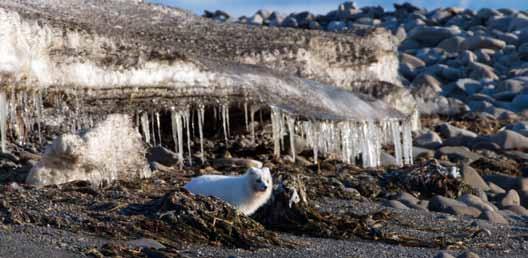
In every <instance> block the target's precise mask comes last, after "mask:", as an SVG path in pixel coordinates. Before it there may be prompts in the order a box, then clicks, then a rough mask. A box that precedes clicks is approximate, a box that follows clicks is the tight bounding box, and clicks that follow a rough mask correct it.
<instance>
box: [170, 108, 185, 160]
mask: <svg viewBox="0 0 528 258" xmlns="http://www.w3.org/2000/svg"><path fill="white" fill-rule="evenodd" d="M171 122H172V133H173V137H174V136H176V137H174V138H175V139H174V144H175V146H176V148H175V149H176V152H177V154H178V160H179V161H180V167H181V166H183V128H182V127H183V126H182V114H181V112H177V111H175V110H174V109H173V110H172V112H171Z"/></svg>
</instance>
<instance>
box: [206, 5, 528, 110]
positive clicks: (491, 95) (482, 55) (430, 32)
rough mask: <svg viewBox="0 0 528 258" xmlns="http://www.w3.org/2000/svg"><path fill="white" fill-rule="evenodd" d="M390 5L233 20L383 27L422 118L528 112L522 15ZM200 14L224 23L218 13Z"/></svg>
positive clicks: (527, 48)
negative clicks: (389, 7)
mask: <svg viewBox="0 0 528 258" xmlns="http://www.w3.org/2000/svg"><path fill="white" fill-rule="evenodd" d="M394 7H395V9H394V11H386V10H384V9H383V8H382V7H379V6H374V7H362V8H358V7H357V5H356V4H355V3H354V2H352V1H349V2H345V3H343V4H341V5H339V6H338V8H337V9H336V10H333V11H331V12H329V13H327V14H326V15H316V14H312V13H310V12H299V13H291V14H289V15H282V14H280V13H278V12H270V11H266V10H259V11H258V12H256V13H255V14H254V15H253V16H251V17H245V16H243V17H240V18H239V19H238V20H237V22H239V23H244V24H249V25H259V26H270V27H291V28H299V29H311V30H326V31H332V32H342V33H347V32H350V31H358V30H369V29H374V28H380V27H381V28H385V29H386V30H389V31H391V32H392V34H393V35H394V36H395V37H396V38H398V40H399V41H400V44H399V58H400V63H401V64H400V74H401V76H402V81H403V84H404V85H407V86H409V87H410V88H411V89H412V90H413V93H414V95H415V97H416V98H417V101H418V104H419V109H420V111H421V112H422V113H423V114H445V115H451V114H455V113H461V112H465V111H474V112H482V113H485V114H486V115H491V116H494V117H499V118H509V117H512V116H515V113H519V112H524V111H526V110H527V109H528V13H527V12H525V11H518V10H512V9H498V10H495V9H487V8H484V9H481V10H478V11H474V10H470V9H462V8H452V7H450V8H439V9H435V10H426V9H423V8H419V7H416V6H413V5H412V4H409V3H405V4H395V5H394ZM206 16H207V17H210V18H213V19H215V20H219V21H227V20H229V19H227V18H226V17H229V15H226V13H225V12H221V11H217V12H215V13H211V12H206Z"/></svg>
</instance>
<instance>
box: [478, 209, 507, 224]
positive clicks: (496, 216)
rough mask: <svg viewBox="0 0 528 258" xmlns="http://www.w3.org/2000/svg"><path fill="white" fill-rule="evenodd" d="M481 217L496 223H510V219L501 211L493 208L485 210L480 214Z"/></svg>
mask: <svg viewBox="0 0 528 258" xmlns="http://www.w3.org/2000/svg"><path fill="white" fill-rule="evenodd" d="M479 218H480V219H484V220H487V221H489V222H490V223H494V224H505V225H507V224H509V222H508V220H507V219H506V218H504V217H503V216H502V215H501V214H500V213H498V212H496V211H491V210H485V211H483V212H482V214H480V217H479Z"/></svg>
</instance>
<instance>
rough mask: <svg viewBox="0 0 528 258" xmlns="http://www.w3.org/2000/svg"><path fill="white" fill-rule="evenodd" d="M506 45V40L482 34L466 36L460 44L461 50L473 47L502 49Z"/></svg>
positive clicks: (472, 48) (473, 48)
mask: <svg viewBox="0 0 528 258" xmlns="http://www.w3.org/2000/svg"><path fill="white" fill-rule="evenodd" d="M505 46H506V42H504V41H502V40H499V39H495V38H492V37H484V36H473V37H468V38H466V39H465V40H464V41H463V42H462V44H461V46H460V47H461V49H462V50H475V49H482V48H486V49H503V48H504V47H505Z"/></svg>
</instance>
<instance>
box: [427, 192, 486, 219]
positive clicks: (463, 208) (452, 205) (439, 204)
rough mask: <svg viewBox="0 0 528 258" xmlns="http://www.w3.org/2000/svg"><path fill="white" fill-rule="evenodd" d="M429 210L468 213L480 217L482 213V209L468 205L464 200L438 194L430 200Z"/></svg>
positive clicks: (459, 213)
mask: <svg viewBox="0 0 528 258" xmlns="http://www.w3.org/2000/svg"><path fill="white" fill-rule="evenodd" d="M428 208H429V210H431V211H438V212H445V213H449V214H453V215H459V216H462V215H467V216H471V217H478V216H479V215H480V213H481V212H480V210H478V209H476V208H473V207H468V206H467V205H465V204H464V203H462V202H459V201H457V200H454V199H450V198H447V197H443V196H440V195H436V196H435V197H433V198H432V199H431V200H430V201H429V206H428Z"/></svg>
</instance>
